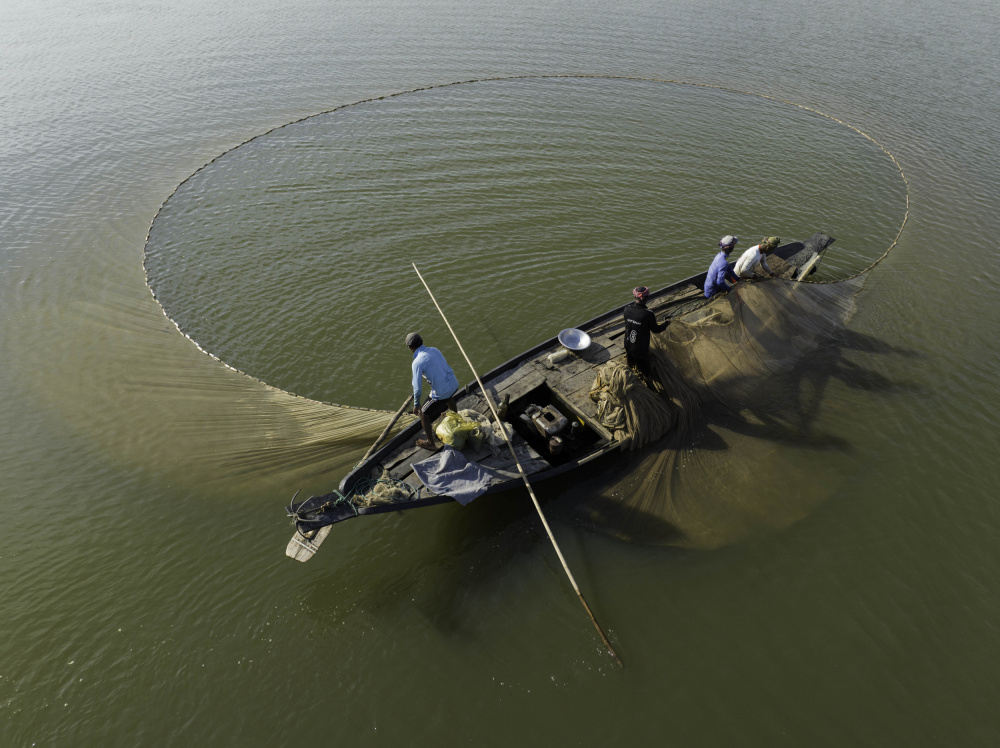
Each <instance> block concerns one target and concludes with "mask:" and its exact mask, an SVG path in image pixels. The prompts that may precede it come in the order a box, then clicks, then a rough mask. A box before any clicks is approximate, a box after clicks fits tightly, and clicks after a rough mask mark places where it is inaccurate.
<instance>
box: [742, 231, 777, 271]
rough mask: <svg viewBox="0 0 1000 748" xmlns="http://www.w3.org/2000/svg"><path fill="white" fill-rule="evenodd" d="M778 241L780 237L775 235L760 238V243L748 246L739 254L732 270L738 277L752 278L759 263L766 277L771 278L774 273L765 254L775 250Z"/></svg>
mask: <svg viewBox="0 0 1000 748" xmlns="http://www.w3.org/2000/svg"><path fill="white" fill-rule="evenodd" d="M780 242H781V239H779V238H778V237H776V236H769V237H767V238H766V239H762V240H761V242H760V244H758V245H756V246H754V247H750V249H748V250H747V251H746V252H744V253H743V254H742V255H741V256H740V259H738V260H737V261H736V267H735V268H733V270H734V272H735V273H736V274H737V275H738V276H739V277H740V278H753V277H754V275H755V274H756V270H757V266H758V265H760V267H761V269H762V270H763V271H764V272H765V273H767V275H768V277H770V278H773V277H774V275H775V274H774V271H773V270H771V268H770V266H769V265H768V264H767V257H766V256H765V255H769V254H771V253H772V252H773V251H774V250H776V249H777V248H778V244H779V243H780Z"/></svg>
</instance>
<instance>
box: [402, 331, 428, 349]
mask: <svg viewBox="0 0 1000 748" xmlns="http://www.w3.org/2000/svg"><path fill="white" fill-rule="evenodd" d="M423 342H424V339H423V338H422V337H420V333H419V332H411V333H407V335H406V345H407V346H409V347H410V348H419V347H420V346H421V345H422V344H423Z"/></svg>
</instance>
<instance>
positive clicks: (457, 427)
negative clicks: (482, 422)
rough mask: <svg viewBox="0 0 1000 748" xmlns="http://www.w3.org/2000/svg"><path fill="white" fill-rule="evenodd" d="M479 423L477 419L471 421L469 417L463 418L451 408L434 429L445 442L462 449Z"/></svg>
mask: <svg viewBox="0 0 1000 748" xmlns="http://www.w3.org/2000/svg"><path fill="white" fill-rule="evenodd" d="M478 425H479V424H478V423H476V422H475V421H470V420H469V419H468V418H463V417H462V416H460V415H459V414H458V413H455V412H454V411H451V410H449V411H448V412H447V413H445V414H444V418H442V419H441V422H440V423H438V425H437V427H436V428H435V429H434V433H435V434H437V437H438V439H440V440H441V441H443V442H444V443H445V444H447V445H449V446H451V447H454V448H455V449H462V447H464V446H465V440H466V439H467V438H468V437H469V434H470V433H471V432H472V431H475V429H476V427H477V426H478Z"/></svg>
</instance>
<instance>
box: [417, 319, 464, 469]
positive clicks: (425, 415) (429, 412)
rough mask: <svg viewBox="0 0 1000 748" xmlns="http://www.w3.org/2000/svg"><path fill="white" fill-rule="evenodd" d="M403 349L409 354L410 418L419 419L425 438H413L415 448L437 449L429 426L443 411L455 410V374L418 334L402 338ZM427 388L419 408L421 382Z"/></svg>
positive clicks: (456, 388)
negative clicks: (411, 371)
mask: <svg viewBox="0 0 1000 748" xmlns="http://www.w3.org/2000/svg"><path fill="white" fill-rule="evenodd" d="M406 346H407V348H409V349H410V350H411V351H412V352H413V366H412V368H413V415H415V416H419V417H420V423H421V424H422V425H423V427H424V434H425V435H426V436H427V438H426V439H417V446H418V447H423V448H424V449H430V450H435V449H437V448H438V446H437V442H435V441H434V430H433V429H432V428H431V424H432V423H434V419H435V418H437V416H438V415H439V414H440V413H441V411H443V410H444V409H445V406H447V408H448V410H454V411H457V410H458V403H457V402H456V400H455V393H456V392H458V379H457V378H456V377H455V372H453V371H452V370H451V367H450V366H448V362H447V361H445V360H444V356H443V355H441V351H439V350H438V349H437V348H430V347H428V346H426V345H424V339H423V338H422V337H420V333H419V332H411V333H410V334H409V335H407V336H406ZM424 379H426V380H427V381H428V382H430V385H431V394H430V397H428V398H427V402H425V403H424V406H423V407H422V408H421V407H420V393H421V391H422V389H423V380H424Z"/></svg>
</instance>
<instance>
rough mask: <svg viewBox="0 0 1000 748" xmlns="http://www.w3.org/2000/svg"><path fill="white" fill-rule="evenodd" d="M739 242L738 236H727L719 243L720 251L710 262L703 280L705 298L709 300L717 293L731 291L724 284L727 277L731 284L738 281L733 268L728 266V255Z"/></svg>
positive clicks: (726, 284) (730, 287) (729, 287)
mask: <svg viewBox="0 0 1000 748" xmlns="http://www.w3.org/2000/svg"><path fill="white" fill-rule="evenodd" d="M739 240H740V238H739V237H738V236H732V235H729V234H727V235H726V236H724V237H722V240H721V241H720V242H719V248H720V250H721V251H720V252H719V254H717V255H716V256H715V259H714V260H712V264H711V265H710V266H709V268H708V276H707V277H706V278H705V298H708V299H710V298H712V297H713V296H715V294H717V293H720V292H723V291H729V290H731V289H732V286H730V285H729V284H728V283H726V278H727V277H728V278H731V279H732V281H733V283H736V282H737V281H738V280H739V279H738V278H737V277H736V273H735V272H734V271H733V266H732V265H730V264H729V253H730V252H732V251H733V250H734V249H735V248H736V242H738V241H739Z"/></svg>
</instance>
